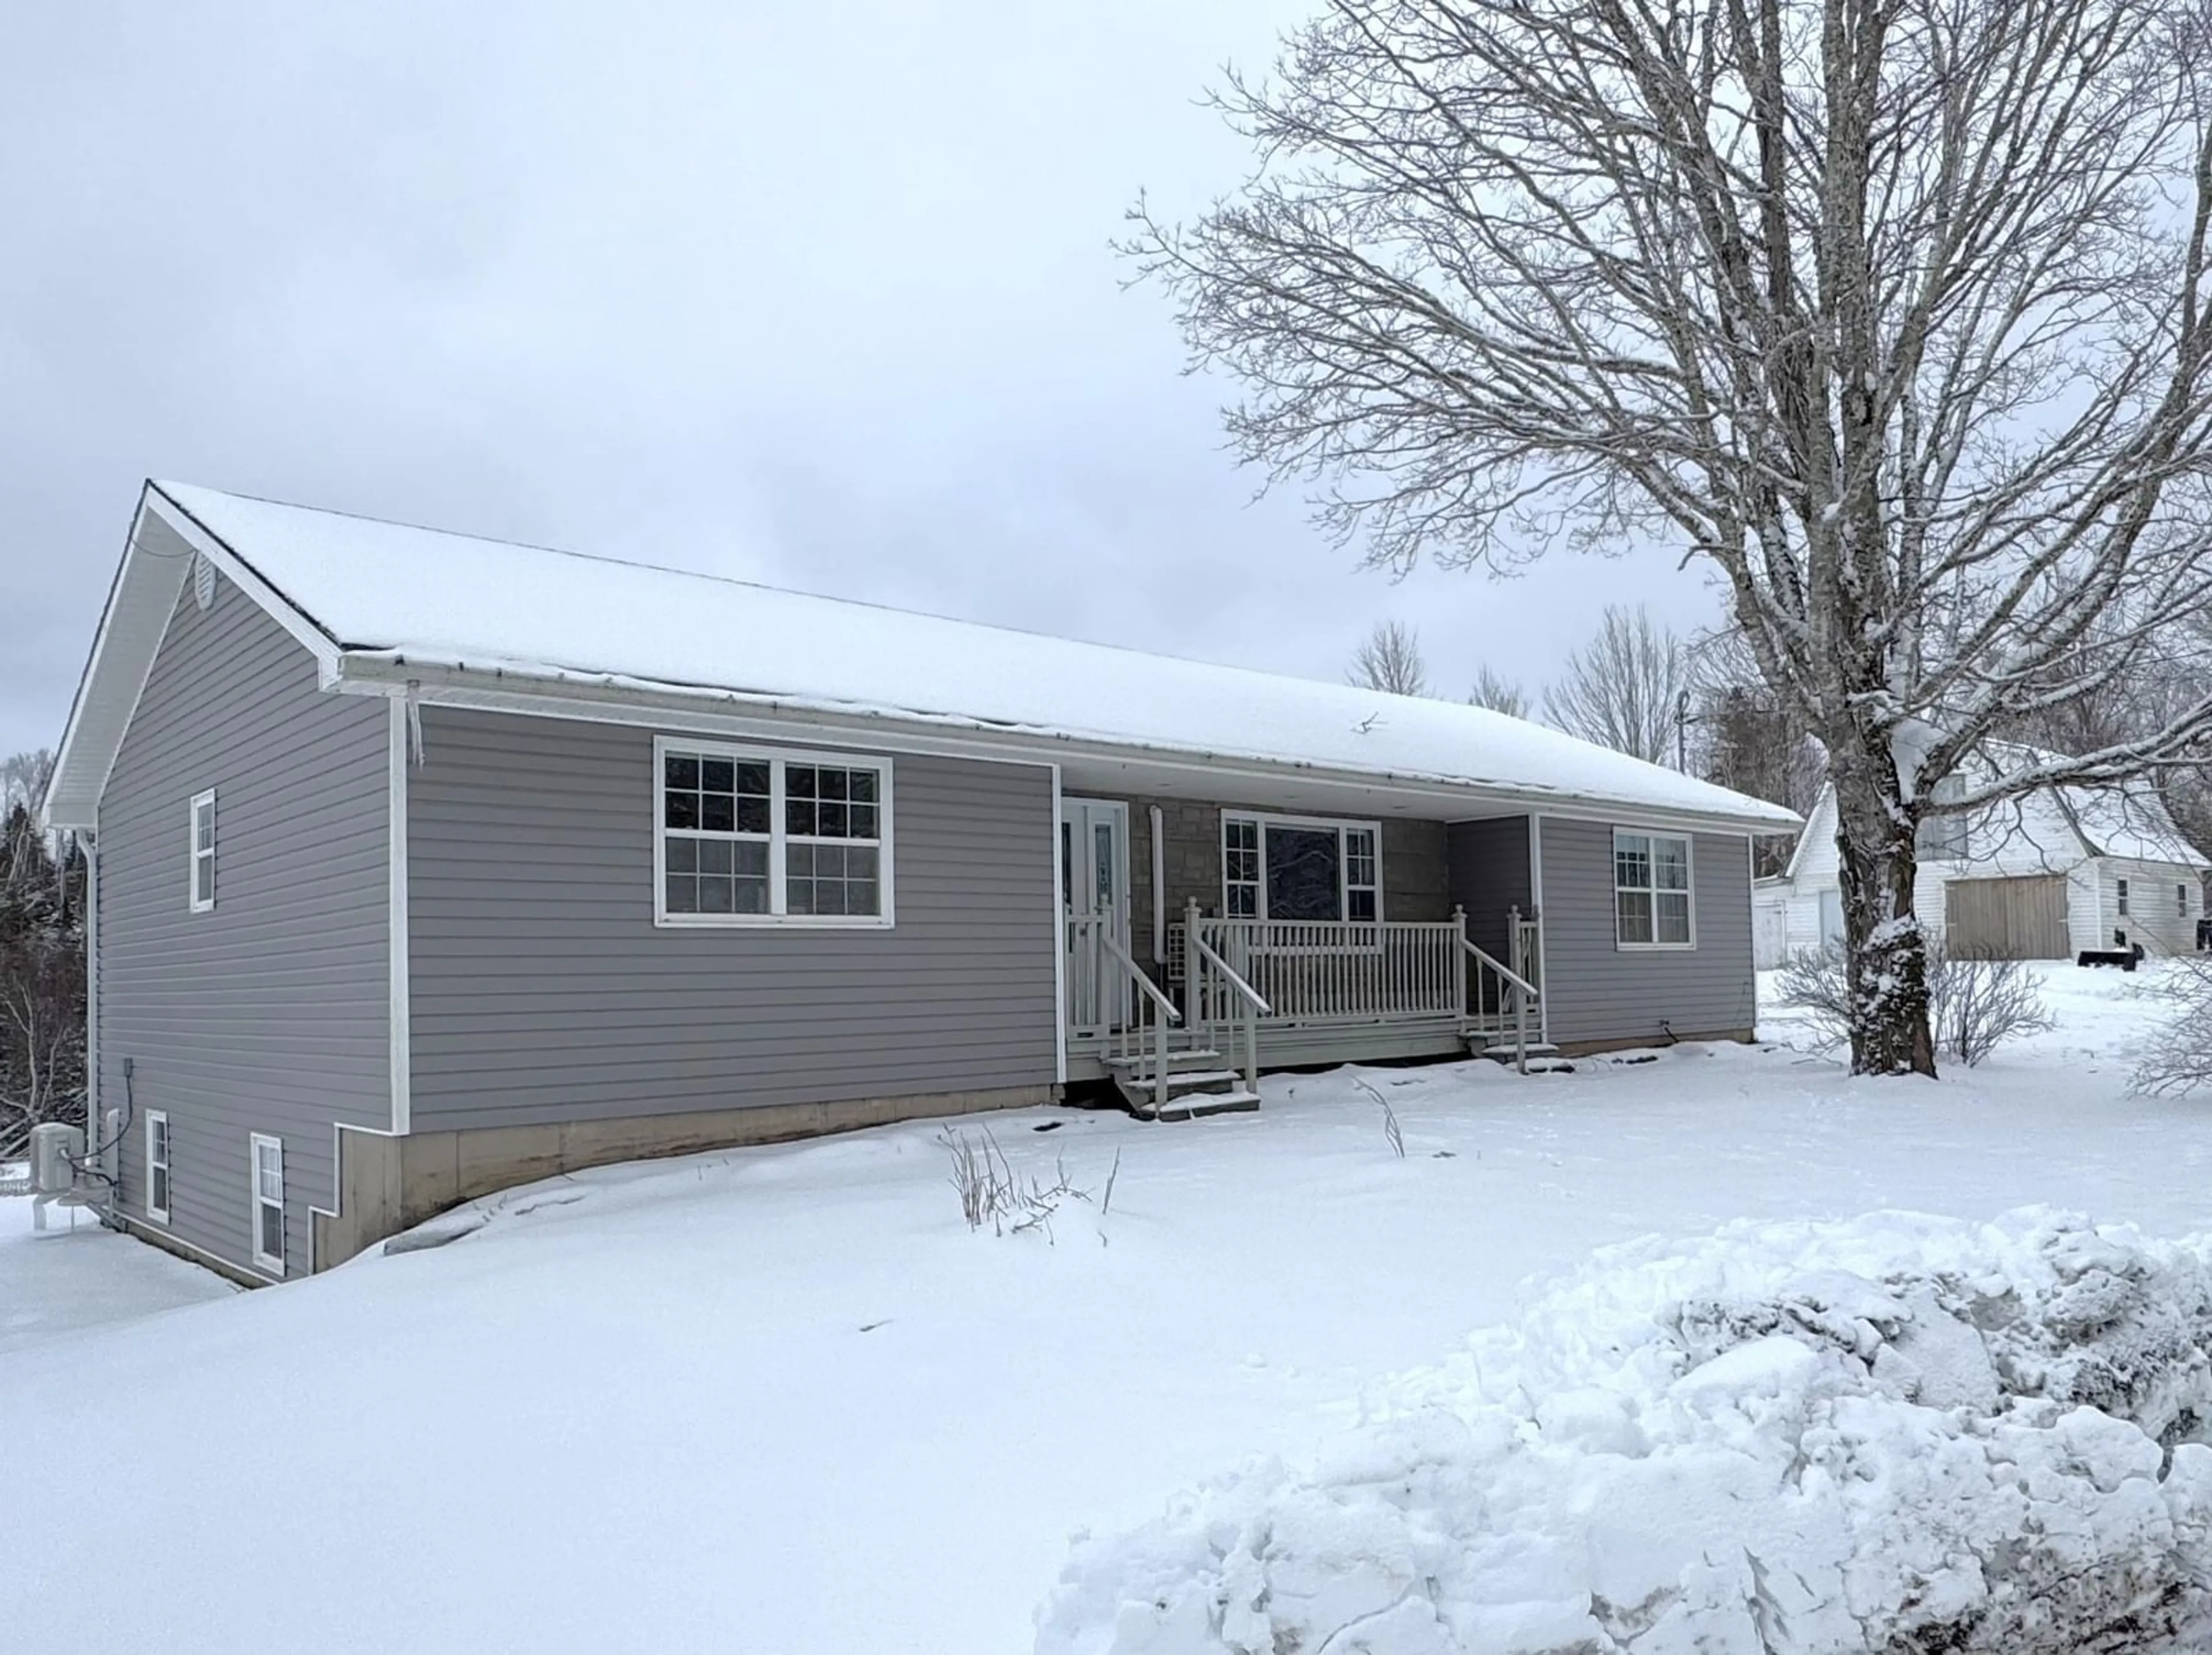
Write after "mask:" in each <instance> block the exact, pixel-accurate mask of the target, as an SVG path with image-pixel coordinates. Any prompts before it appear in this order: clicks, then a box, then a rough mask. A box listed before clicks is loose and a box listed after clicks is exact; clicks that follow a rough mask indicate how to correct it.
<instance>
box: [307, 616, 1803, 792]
mask: <svg viewBox="0 0 2212 1655" xmlns="http://www.w3.org/2000/svg"><path fill="white" fill-rule="evenodd" d="M332 687H335V688H336V689H337V690H338V691H340V692H341V693H351V694H358V695H383V696H411V697H413V698H415V699H416V700H417V701H418V702H421V703H424V704H426V705H431V706H450V707H465V708H471V709H477V710H479V711H484V712H502V713H517V714H521V715H526V716H535V717H541V718H573V719H581V720H585V721H592V722H599V723H615V724H631V725H641V726H651V727H671V726H672V727H681V728H685V729H692V730H697V731H700V732H702V733H708V732H711V733H721V734H729V735H736V736H743V737H750V738H752V739H757V740H769V741H829V742H831V743H837V742H843V743H845V744H847V745H858V746H863V747H872V748H875V749H877V750H878V751H886V752H915V753H927V754H932V755H936V756H940V757H945V758H973V759H977V760H981V761H985V762H991V763H998V764H1040V765H1050V764H1065V763H1067V762H1069V761H1070V760H1072V759H1073V758H1079V757H1080V758H1091V759H1098V760H1103V761H1106V762H1115V763H1126V764H1140V765H1145V766H1149V767H1152V768H1154V769H1158V770H1179V771H1183V772H1187V773H1188V774H1190V775H1192V776H1206V777H1208V778H1212V779H1215V780H1218V781H1219V782H1223V783H1225V784H1227V785H1229V786H1231V788H1232V789H1233V787H1234V785H1235V784H1236V783H1238V782H1249V783H1253V784H1256V785H1260V786H1265V785H1266V784H1267V782H1270V781H1281V782H1324V783H1329V784H1334V785H1338V786H1343V787H1350V788H1367V789H1370V790H1372V791H1375V792H1378V793H1387V794H1393V795H1395V796H1396V797H1399V798H1403V799H1408V800H1416V799H1417V800H1421V801H1423V802H1425V803H1427V804H1429V805H1431V806H1433V807H1434V809H1435V810H1436V812H1437V815H1438V816H1439V817H1440V818H1445V819H1454V818H1468V817H1472V816H1475V815H1479V814H1485V813H1486V814H1490V815H1498V816H1504V815H1518V814H1522V813H1525V812H1532V811H1537V810H1541V811H1544V812H1547V813H1549V814H1552V815H1555V816H1575V817H1586V818H1589V819H1592V820H1603V821H1610V820H1613V819H1616V818H1620V817H1622V816H1623V815H1633V816H1634V817H1636V818H1638V819H1639V820H1650V821H1656V822H1661V823H1663V824H1666V825H1668V826H1670V827H1675V828H1688V829H1692V830H1699V829H1702V830H1704V831H1709V832H1716V833H1742V834H1754V833H1786V832H1788V831H1790V829H1791V828H1792V827H1793V826H1796V825H1802V824H1801V822H1800V819H1799V818H1797V817H1796V814H1795V813H1794V812H1789V811H1785V810H1783V809H1782V808H1781V807H1780V806H1772V807H1771V809H1772V810H1773V811H1774V812H1775V814H1774V815H1773V816H1771V817H1768V816H1758V817H1753V816H1749V815H1742V816H1739V815H1733V814H1729V813H1723V812H1704V811H1682V810H1679V809H1668V808H1667V807H1665V806H1656V805H1650V804H1644V803H1641V802H1637V801H1632V800H1608V799H1595V798H1587V797H1583V796H1581V795H1577V794H1571V793H1566V792H1563V791H1557V790H1552V789H1547V788H1532V789H1528V790H1525V791H1524V790H1520V789H1516V788H1513V787H1512V786H1511V785H1510V783H1508V784H1501V785H1498V786H1492V787H1485V786H1483V785H1481V784H1480V783H1472V782H1455V781H1453V780H1451V779H1449V778H1448V777H1429V776H1402V775H1399V774H1396V773H1395V772H1388V771H1379V770H1378V771H1363V770H1340V769H1336V768H1333V767H1330V766H1326V765H1320V764H1305V763H1303V762H1297V761H1286V760H1271V759H1264V758H1253V757H1251V756H1249V755H1242V754H1220V753H1210V752H1201V751H1182V750H1173V749H1167V748H1161V747H1153V746H1146V745H1139V744H1134V743H1120V742H1114V741H1109V740H1103V739H1096V738H1092V737H1087V736H1081V735H1076V734H1073V733H1053V732H1049V731H1040V730H1027V729H1022V730H1012V729H1001V728H995V727H992V726H990V725H988V724H987V723H983V722H981V721H966V720H961V719H957V718H945V719H941V720H940V719H935V718H929V717H925V716H921V715H915V716H912V717H905V718H902V717H899V716H897V715H893V714H890V713H884V712H876V711H867V710H860V711H854V710H849V709H833V708H823V707H820V706H816V705H807V704H800V703H791V702H787V701H782V700H779V699H778V698H776V697H769V696H761V695H754V694H747V693H745V692H743V691H722V690H709V689H703V688H693V687H690V686H676V685H650V684H643V683H635V682H629V681H621V682H613V681H606V680H604V679H601V680H592V681H585V680H582V679H570V678H548V677H543V676H539V675H537V674H533V673H524V672H510V671H508V670H507V669H504V668H497V667H488V668H471V667H466V666H451V665H448V664H447V663H443V662H428V661H416V660H406V659H404V657H400V656H395V655H392V654H389V653H388V652H382V651H380V652H376V653H374V654H369V653H352V652H348V653H345V654H342V655H341V657H340V660H339V663H338V669H337V679H336V683H335V685H333V686H332ZM1220 796H1230V795H1226V794H1224V795H1220Z"/></svg>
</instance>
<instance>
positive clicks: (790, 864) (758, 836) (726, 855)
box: [657, 740, 890, 925]
mask: <svg viewBox="0 0 2212 1655" xmlns="http://www.w3.org/2000/svg"><path fill="white" fill-rule="evenodd" d="M889 791H890V766H889V764H888V763H887V762H882V761H872V762H869V763H866V764H861V763H854V762H852V761H848V760H836V761H832V760H828V759H823V758H817V757H813V756H811V755H805V756H802V755H785V754H781V753H774V752H747V751H741V750H738V749H734V748H726V747H720V746H715V745H710V744H707V743H699V744H696V745H694V744H690V743H685V742H679V741H674V740H667V741H664V742H663V743H662V744H661V745H660V775H659V818H658V819H659V851H660V855H659V863H660V867H659V879H660V885H659V893H658V910H657V917H658V918H659V921H660V922H662V923H665V924H702V925H713V924H729V925H744V924H768V923H777V922H799V923H806V922H823V923H837V922H860V923H862V924H882V923H884V922H887V921H888V918H889V915H890V905H889V903H888V902H887V900H886V897H887V887H888V880H887V879H886V878H885V874H886V872H887V869H886V866H885V859H886V856H887V854H888V852H887V837H888V835H887V818H888V814H889V811H890V797H889Z"/></svg>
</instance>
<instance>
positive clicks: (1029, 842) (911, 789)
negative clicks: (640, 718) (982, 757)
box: [407, 708, 1058, 1132]
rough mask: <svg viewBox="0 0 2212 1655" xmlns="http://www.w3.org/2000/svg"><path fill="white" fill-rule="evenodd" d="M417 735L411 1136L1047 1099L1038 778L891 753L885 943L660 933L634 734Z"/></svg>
mask: <svg viewBox="0 0 2212 1655" xmlns="http://www.w3.org/2000/svg"><path fill="white" fill-rule="evenodd" d="M422 726H423V731H422V733H423V745H424V754H423V762H422V764H419V765H417V766H415V767H413V768H412V769H411V770H410V775H409V781H408V844H407V850H408V858H407V861H408V928H409V931H408V940H409V952H410V1040H411V1081H410V1097H411V1119H412V1122H413V1125H414V1128H415V1129H416V1131H422V1132H428V1131H441V1130H453V1129H473V1128H480V1127H498V1126H526V1125H544V1124H548V1123H565V1122H570V1121H580V1120H599V1119H611V1118H627V1117H637V1116H644V1115H660V1114H672V1113H680V1112H683V1111H684V1110H709V1109H727V1108H737V1107H746V1106H764V1105H769V1104H805V1103H823V1102H832V1101H839V1100H844V1099H851V1098H898V1097H915V1096H925V1095H927V1094H930V1093H937V1092H968V1091H978V1090H984V1089H989V1088H996V1087H1002V1086H1039V1085H1042V1086H1049V1085H1050V1084H1052V1082H1053V1080H1054V1072H1055V1056H1054V1053H1055V1044H1056V1032H1057V1031H1056V1029H1055V1026H1054V1023H1055V1017H1056V1012H1055V1004H1054V965H1055V956H1056V954H1057V952H1058V941H1057V933H1056V916H1057V913H1058V908H1057V899H1056V895H1055V892H1054V860H1055V851H1054V844H1053V832H1052V820H1053V803H1052V772H1051V771H1050V770H1047V769H1045V768H1042V767H1041V766H1017V765H1006V764H977V763H972V762H968V761H964V760H958V759H947V758H919V757H911V756H908V755H903V754H902V755H899V756H897V757H896V758H894V759H893V760H892V761H891V764H892V781H891V823H892V854H893V856H894V858H895V875H894V890H895V898H894V902H895V918H896V924H895V925H894V926H893V927H892V928H890V929H888V930H831V929H803V928H749V929H748V928H671V927H657V926H655V925H654V924H653V797H654V795H653V731H651V730H649V729H643V728H632V727H623V726H617V725H608V724H593V723H586V722H580V721H572V720H563V719H544V718H534V717H523V716H518V715H504V714H496V713H477V712H467V711H461V710H457V709H442V708H428V709H424V711H423V715H422ZM748 745H750V744H748Z"/></svg>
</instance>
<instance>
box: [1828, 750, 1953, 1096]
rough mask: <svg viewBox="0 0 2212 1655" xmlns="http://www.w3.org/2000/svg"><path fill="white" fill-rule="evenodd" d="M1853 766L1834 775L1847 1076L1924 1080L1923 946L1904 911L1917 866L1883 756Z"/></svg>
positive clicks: (1932, 1060) (1928, 1048) (1928, 1043)
mask: <svg viewBox="0 0 2212 1655" xmlns="http://www.w3.org/2000/svg"><path fill="white" fill-rule="evenodd" d="M1854 768H1855V770H1857V772H1858V773H1857V774H1853V775H1851V776H1842V775H1838V776H1837V778H1836V781H1837V786H1836V870H1837V873H1838V878H1839V881H1840V883H1841V885H1842V887H1843V904H1844V969H1845V970H1846V972H1847V973H1848V977H1849V982H1850V998H1851V1005H1852V1008H1853V1016H1852V1018H1851V1073H1852V1074H1927V1075H1933V1074H1935V1073H1936V1044H1935V1041H1934V1040H1933V1039H1932V1038H1931V1037H1930V1036H1929V1027H1928V950H1927V942H1926V939H1925V938H1924V937H1923V936H1922V934H1921V931H1920V922H1919V921H1918V919H1917V918H1916V917H1915V916H1914V914H1913V910H1912V886H1913V881H1914V879H1915V877H1916V875H1917V873H1918V872H1919V861H1918V858H1917V855H1915V853H1914V846H1913V830H1912V824H1911V813H1910V812H1907V811H1906V810H1905V807H1904V801H1903V800H1902V799H1901V798H1900V797H1899V789H1898V788H1897V785H1896V782H1895V780H1894V777H1895V774H1896V767H1895V764H1894V762H1893V761H1891V760H1890V759H1889V758H1888V757H1887V755H1886V754H1885V755H1884V756H1883V758H1882V760H1881V763H1880V764H1869V765H1866V766H1863V767H1854ZM1869 772H1873V773H1872V774H1869ZM1884 773H1886V775H1887V785H1884V779H1885V776H1884Z"/></svg>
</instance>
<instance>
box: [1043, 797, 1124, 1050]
mask: <svg viewBox="0 0 2212 1655" xmlns="http://www.w3.org/2000/svg"><path fill="white" fill-rule="evenodd" d="M1060 903H1061V905H1062V906H1063V907H1064V908H1065V909H1066V911H1067V951H1068V959H1067V966H1068V970H1067V1014H1068V1021H1069V1022H1070V1023H1071V1024H1072V1025H1073V1026H1074V1027H1075V1028H1077V1029H1078V1030H1085V1031H1088V1030H1104V1029H1108V1028H1113V1027H1117V1026H1119V1025H1122V1024H1124V1023H1126V1022H1127V1020H1128V1016H1129V995H1130V994H1131V992H1132V990H1131V988H1130V984H1129V979H1128V974H1127V971H1126V970H1124V969H1123V968H1122V966H1121V964H1119V963H1118V962H1116V961H1115V959H1114V958H1113V957H1112V956H1111V955H1110V954H1109V952H1107V951H1106V949H1105V948H1104V947H1103V946H1102V945H1101V942H1100V938H1101V937H1102V936H1104V937H1111V938H1112V939H1113V940H1114V942H1115V945H1116V946H1119V947H1120V948H1121V952H1123V953H1125V954H1126V953H1127V952H1129V807H1128V806H1127V805H1126V804H1123V803H1122V802H1121V800H1115V799H1063V800H1060Z"/></svg>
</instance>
